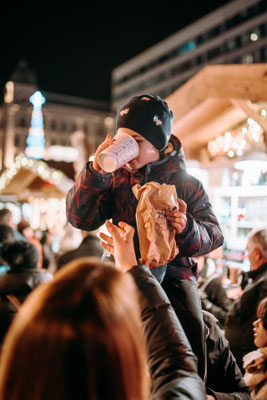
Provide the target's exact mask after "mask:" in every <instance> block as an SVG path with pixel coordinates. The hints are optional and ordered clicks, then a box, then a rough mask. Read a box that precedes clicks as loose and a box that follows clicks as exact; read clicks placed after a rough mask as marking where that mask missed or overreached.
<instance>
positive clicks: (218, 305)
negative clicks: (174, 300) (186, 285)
mask: <svg viewBox="0 0 267 400" xmlns="http://www.w3.org/2000/svg"><path fill="white" fill-rule="evenodd" d="M198 290H199V294H200V298H201V305H202V309H203V310H205V311H209V312H210V313H211V314H213V315H214V316H215V317H216V318H217V319H218V321H219V324H220V327H221V328H223V327H224V322H225V318H226V315H227V313H228V311H229V309H230V307H231V305H232V301H231V300H230V299H229V297H228V296H227V293H226V290H225V288H224V287H223V285H222V281H221V276H220V275H218V273H217V271H216V264H215V262H214V260H212V259H209V258H206V259H205V264H204V267H203V269H202V270H201V271H200V276H199V279H198Z"/></svg>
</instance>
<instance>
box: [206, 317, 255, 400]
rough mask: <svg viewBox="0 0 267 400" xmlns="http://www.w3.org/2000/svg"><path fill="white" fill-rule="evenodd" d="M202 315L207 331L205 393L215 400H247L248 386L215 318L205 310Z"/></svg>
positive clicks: (248, 397)
mask: <svg viewBox="0 0 267 400" xmlns="http://www.w3.org/2000/svg"><path fill="white" fill-rule="evenodd" d="M203 316H204V322H205V326H206V332H207V335H206V343H207V381H206V390H207V394H210V395H212V396H214V397H215V398H216V399H217V400H249V399H250V395H249V388H248V387H247V385H246V383H245V381H244V379H243V376H242V373H241V371H240V369H239V367H238V365H237V363H236V360H235V358H234V356H233V354H232V352H231V350H230V346H229V343H228V341H227V340H226V338H225V336H224V334H223V331H222V330H221V329H220V327H219V325H218V321H217V319H216V318H215V317H214V315H212V314H211V313H209V312H207V311H203Z"/></svg>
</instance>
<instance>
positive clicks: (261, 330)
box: [243, 297, 267, 400]
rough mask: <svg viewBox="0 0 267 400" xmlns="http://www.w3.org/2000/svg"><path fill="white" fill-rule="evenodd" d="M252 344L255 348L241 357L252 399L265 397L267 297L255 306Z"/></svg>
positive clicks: (266, 390)
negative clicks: (255, 314)
mask: <svg viewBox="0 0 267 400" xmlns="http://www.w3.org/2000/svg"><path fill="white" fill-rule="evenodd" d="M253 333H254V344H255V345H256V346H257V350H254V351H251V352H250V353H248V354H246V355H245V356H244V357H243V362H244V369H245V375H244V379H245V382H246V384H247V385H248V387H249V390H250V395H251V398H252V399H253V400H265V399H266V398H267V297H265V298H264V299H262V300H261V301H260V302H259V304H258V307H257V320H256V321H254V322H253Z"/></svg>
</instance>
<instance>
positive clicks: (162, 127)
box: [93, 94, 174, 173]
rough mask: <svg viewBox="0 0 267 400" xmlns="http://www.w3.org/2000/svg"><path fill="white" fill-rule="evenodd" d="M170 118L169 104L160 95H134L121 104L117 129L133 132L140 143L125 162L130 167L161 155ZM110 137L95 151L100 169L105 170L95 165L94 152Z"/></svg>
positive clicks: (134, 168) (151, 160)
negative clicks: (137, 150) (134, 154)
mask: <svg viewBox="0 0 267 400" xmlns="http://www.w3.org/2000/svg"><path fill="white" fill-rule="evenodd" d="M173 118H174V116H173V113H172V111H171V110H170V108H169V106H168V104H167V103H166V102H165V101H164V100H162V99H161V98H160V97H159V96H151V95H148V94H143V95H140V96H134V97H132V98H131V99H130V100H129V101H128V102H126V103H125V104H124V105H123V106H122V107H121V109H120V110H119V113H118V117H117V133H120V132H124V133H126V134H128V135H130V136H132V137H133V138H134V139H135V140H136V141H137V143H138V146H139V155H138V156H137V157H136V158H135V159H134V160H132V161H131V162H129V163H128V164H127V167H128V168H129V169H130V170H132V171H135V170H138V169H140V168H142V167H143V166H145V165H146V164H148V163H150V162H154V161H157V160H159V159H160V157H161V154H162V153H163V152H164V150H165V149H166V148H167V146H168V142H169V139H170V136H171V129H172V123H173ZM112 141H113V139H112V138H111V137H110V135H108V136H107V137H106V139H105V141H104V142H103V143H102V144H101V145H100V146H99V148H98V149H97V152H96V154H95V158H94V162H93V168H94V169H95V170H96V171H98V172H100V173H105V172H104V171H103V170H101V168H100V166H99V165H98V163H97V156H98V154H99V153H100V152H101V151H103V150H104V149H105V148H106V147H108V146H109V145H110V144H111V143H112Z"/></svg>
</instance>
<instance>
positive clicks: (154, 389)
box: [130, 266, 206, 400]
mask: <svg viewBox="0 0 267 400" xmlns="http://www.w3.org/2000/svg"><path fill="white" fill-rule="evenodd" d="M130 274H131V275H132V276H133V278H134V280H135V282H136V285H137V287H138V288H139V290H140V306H141V316H142V321H143V326H144V333H145V337H146V342H147V348H148V355H149V369H150V374H151V381H152V383H151V397H150V398H151V399H152V400H161V399H162V400H163V399H164V400H166V399H168V400H172V399H183V400H188V399H190V400H202V399H206V392H205V388H204V385H203V383H202V380H201V378H200V377H199V375H198V373H197V362H196V357H195V355H194V354H193V352H192V350H191V347H190V344H189V342H188V340H187V338H186V336H185V333H184V331H183V328H182V326H181V324H180V322H179V320H178V319H177V316H176V314H175V312H174V310H173V308H172V306H171V304H170V302H169V300H168V298H167V296H166V294H165V292H164V290H163V289H162V287H161V286H160V284H159V283H158V281H157V280H156V279H155V278H154V276H153V275H152V274H151V272H150V271H149V269H148V268H147V267H146V266H136V267H134V268H132V269H131V270H130Z"/></svg>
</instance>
